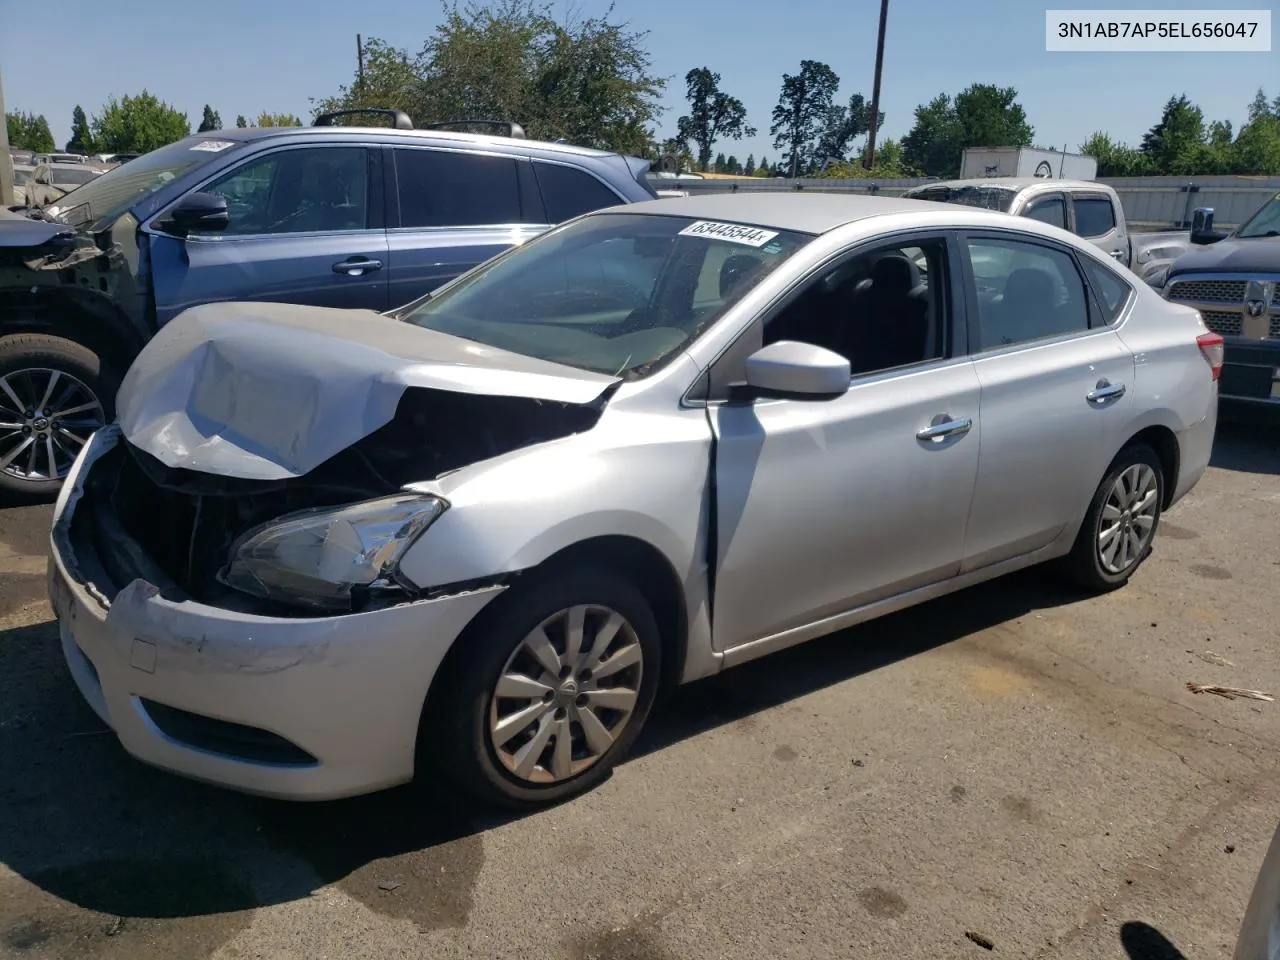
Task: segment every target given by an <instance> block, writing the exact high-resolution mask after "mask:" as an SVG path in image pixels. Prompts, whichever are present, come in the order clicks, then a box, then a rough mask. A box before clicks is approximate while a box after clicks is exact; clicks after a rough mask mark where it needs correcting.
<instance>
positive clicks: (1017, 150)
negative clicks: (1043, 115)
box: [960, 147, 1098, 180]
mask: <svg viewBox="0 0 1280 960" xmlns="http://www.w3.org/2000/svg"><path fill="white" fill-rule="evenodd" d="M1097 176H1098V161H1097V160H1095V159H1094V158H1093V157H1086V156H1084V155H1083V154H1080V153H1059V152H1058V151H1057V150H1037V149H1035V148H1034V147H969V148H968V149H967V150H965V151H964V155H963V156H962V158H961V160H960V179H961V180H969V179H974V178H983V179H986V178H988V177H1045V178H1048V179H1054V180H1094V179H1096V178H1097Z"/></svg>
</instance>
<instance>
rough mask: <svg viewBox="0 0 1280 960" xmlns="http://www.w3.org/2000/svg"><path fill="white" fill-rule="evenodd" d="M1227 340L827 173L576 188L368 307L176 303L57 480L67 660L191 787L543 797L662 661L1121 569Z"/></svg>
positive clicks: (1173, 312)
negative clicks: (607, 194) (451, 273)
mask: <svg viewBox="0 0 1280 960" xmlns="http://www.w3.org/2000/svg"><path fill="white" fill-rule="evenodd" d="M1221 357H1222V340H1221V338H1220V337H1218V336H1217V335H1216V334H1213V333H1210V332H1208V331H1207V330H1206V328H1205V327H1204V325H1203V324H1202V323H1201V320H1200V317H1199V315H1198V314H1197V313H1196V312H1195V311H1194V310H1191V309H1188V308H1186V307H1182V306H1178V305H1176V304H1172V303H1168V302H1165V301H1163V300H1161V299H1160V297H1159V296H1158V295H1157V294H1155V293H1154V292H1152V291H1151V290H1149V289H1147V288H1146V287H1145V286H1144V285H1142V284H1140V283H1138V282H1137V281H1136V280H1135V278H1133V277H1132V275H1130V274H1128V273H1126V272H1124V271H1123V270H1122V269H1120V268H1117V267H1116V266H1114V265H1113V264H1111V263H1110V262H1108V261H1107V260H1106V258H1105V257H1104V256H1102V255H1100V254H1099V253H1098V251H1097V250H1095V249H1094V248H1093V247H1092V246H1090V245H1089V244H1087V243H1086V242H1084V241H1081V240H1078V239H1076V238H1074V237H1072V236H1071V235H1070V234H1068V233H1066V232H1064V231H1061V230H1057V229H1055V228H1053V227H1049V226H1046V225H1043V224H1039V223H1036V222H1033V221H1029V220H1026V219H1024V218H1013V217H1009V216H1006V215H1003V214H997V213H989V212H986V211H981V210H975V209H969V208H963V207H948V206H940V205H937V204H931V203H926V202H923V201H906V200H891V199H879V198H865V197H842V196H826V195H813V196H808V195H787V196H780V195H779V196H774V195H767V194H756V195H745V196H725V195H721V196H709V197H694V198H685V199H670V200H658V201H654V202H652V203H645V204H638V205H634V206H631V207H627V208H625V209H620V208H615V209H613V210H610V211H604V212H599V213H594V214H590V215H588V216H585V217H582V218H579V219H577V220H575V221H572V222H570V223H568V224H566V225H563V226H561V227H559V228H557V229H555V230H552V231H550V232H548V233H546V234H545V235H543V236H541V237H540V238H538V239H536V240H533V241H531V242H529V243H527V244H525V245H524V246H521V247H516V248H514V249H512V250H511V251H509V252H508V253H505V254H503V255H502V256H500V257H498V258H496V259H494V260H492V261H489V262H488V263H486V264H484V265H482V266H480V267H478V268H476V269H475V270H473V271H472V272H470V273H469V274H467V275H465V276H463V277H461V278H460V279H458V280H457V281H454V282H453V283H451V284H450V285H448V286H446V287H444V288H442V289H441V290H439V291H437V292H436V293H435V294H434V295H433V296H431V297H429V298H427V299H425V300H423V301H420V302H417V303H414V304H410V305H409V306H408V307H406V308H404V309H403V310H401V311H398V312H396V313H395V314H393V315H390V316H384V315H379V314H375V313H371V312H364V311H356V310H334V309H323V308H315V307H304V306H288V305H280V304H261V303H242V304H235V303H220V304H212V305H208V306H201V307H197V308H194V309H191V310H189V311H187V312H186V313H185V314H183V315H182V316H181V317H179V318H178V319H176V320H175V321H173V322H172V323H170V324H169V325H168V326H166V327H165V328H163V329H162V330H161V331H160V333H159V335H158V336H157V337H156V338H155V339H154V340H152V341H151V342H150V343H149V344H148V345H147V347H146V348H145V349H144V350H143V352H142V354H141V355H140V357H139V358H138V359H137V361H136V363H135V364H134V365H133V367H132V369H131V370H130V371H129V374H128V376H127V377H126V379H125V381H124V384H123V387H122V388H121V390H120V393H119V399H118V403H117V407H118V411H119V416H118V422H117V423H116V424H113V425H112V426H109V427H107V428H104V429H102V430H100V431H99V432H98V433H96V434H95V435H94V436H93V438H92V440H91V441H90V442H89V443H88V444H87V446H86V448H85V449H84V450H83V452H82V453H81V454H80V456H79V458H78V460H77V461H76V463H75V466H74V468H73V470H72V472H71V474H70V477H69V479H68V482H67V483H66V485H65V487H64V489H63V490H62V493H61V496H60V499H59V501H58V504H57V506H56V512H55V519H54V527H53V533H52V543H53V553H52V559H51V561H50V567H49V584H50V591H51V595H52V601H53V606H54V609H55V611H56V613H57V617H58V621H59V624H60V629H61V636H62V645H63V649H64V652H65V656H66V659H67V663H68V664H69V666H70V670H71V673H72V675H73V676H74V678H75V681H76V683H77V684H78V686H79V687H80V689H81V691H82V692H83V694H84V696H85V697H86V699H87V700H88V701H89V703H90V704H92V706H93V707H94V709H95V710H96V711H97V713H98V714H99V715H100V716H101V717H102V719H103V720H104V721H105V722H106V723H108V724H109V725H110V726H111V728H112V729H113V730H114V731H115V733H116V735H117V736H118V737H119V739H120V742H121V743H122V744H123V745H124V747H125V748H126V749H127V750H128V751H129V752H130V753H131V754H133V755H134V756H136V757H138V758H140V759H141V760H144V761H146V762H147V763H151V764H154V765H156V766H159V767H163V768H165V769H167V770H171V771H174V772H177V773H180V774H184V775H186V776H190V777H194V778H198V779H201V780H206V781H210V782H214V783H218V784H223V785H226V786H229V787H233V788H237V789H240V790H245V791H250V792H254V793H259V794H265V795H270V796H276V797H286V798H296V799H321V798H331V797H340V796H347V795H352V794H358V793H362V792H367V791H372V790H375V789H379V788H382V787H388V786H391V785H393V784H398V783H402V782H406V781H408V780H410V779H412V778H413V777H414V775H415V774H416V773H421V772H423V771H428V772H430V771H440V772H442V773H444V774H447V775H448V776H450V777H452V778H454V779H455V780H456V781H457V782H458V783H459V784H460V785H461V786H462V787H464V788H466V789H467V790H470V791H471V792H473V793H474V794H476V795H477V796H479V797H480V798H482V799H484V800H488V801H495V802H504V803H508V804H516V805H520V804H530V803H539V802H546V801H551V800H555V799H559V798H562V797H564V796H567V795H569V794H573V793H576V792H578V791H581V790H584V789H587V788H588V787H590V786H591V785H593V784H595V783H597V782H598V781H600V780H601V778H603V777H604V776H605V775H606V774H607V772H608V770H609V769H610V768H611V767H613V766H614V765H615V764H616V763H617V762H618V761H619V759H620V758H621V757H622V756H623V755H624V754H625V752H626V750H627V747H628V745H629V744H630V743H631V742H632V741H633V740H634V739H635V737H636V735H637V733H638V732H639V730H640V727H641V725H642V724H643V723H644V721H645V717H646V715H647V714H648V712H649V709H650V706H651V704H652V703H653V701H654V695H655V692H656V691H657V690H658V689H659V687H660V686H662V685H665V684H673V683H678V682H682V681H690V680H694V679H696V678H699V677H704V676H707V675H709V674H713V673H715V672H717V671H718V670H721V669H722V668H725V667H730V666H733V665H734V664H738V663H742V662H743V661H746V660H750V659H752V658H754V657H758V656H760V655H763V654H766V653H769V652H771V651H775V650H778V649H781V648H783V647H787V646H789V645H791V644H795V643H798V642H801V641H804V640H806V639H809V638H811V637H815V636H818V635H820V634H824V633H829V632H831V631H834V630H837V629H840V628H842V627H845V626H848V625H851V624H854V623H857V622H859V621H862V620H866V619H868V618H870V617H874V616H877V615H880V614H882V613H886V612H889V611H892V610H896V609H900V608H902V607H906V606H909V605H911V604H914V603H918V602H920V601H923V600H927V599H929V598H931V597H936V596H938V595H940V594H943V593H946V592H949V591H952V590H956V589H958V588H962V587H964V586H967V585H969V584H973V583H977V582H979V581H982V580H986V579H989V578H992V577H995V576H998V575H1000V574H1003V573H1006V572H1008V571H1011V570H1014V569H1017V568H1020V567H1025V566H1028V565H1030V564H1034V563H1038V562H1041V561H1046V560H1053V559H1060V560H1061V562H1062V564H1063V566H1064V567H1065V570H1066V571H1067V572H1069V573H1070V574H1071V575H1073V576H1074V577H1075V579H1076V580H1077V581H1079V582H1080V583H1081V584H1083V585H1085V586H1086V587H1088V588H1090V589H1094V590H1106V589H1111V588H1114V587H1118V586H1120V585H1122V584H1123V583H1125V582H1126V581H1127V580H1128V579H1129V577H1130V576H1132V575H1133V573H1134V571H1135V570H1136V569H1137V568H1138V567H1139V565H1140V564H1141V563H1142V562H1143V561H1144V559H1145V558H1146V557H1147V556H1148V554H1149V552H1150V550H1151V545H1152V540H1153V537H1154V536H1155V534H1156V529H1157V526H1158V522H1159V518H1160V515H1161V511H1162V510H1164V509H1167V508H1168V507H1169V506H1170V505H1172V504H1173V503H1174V502H1176V501H1177V500H1178V499H1179V498H1180V497H1182V496H1183V495H1184V494H1186V493H1187V492H1188V491H1189V490H1190V489H1191V488H1192V486H1193V485H1194V484H1195V483H1196V482H1197V480H1199V478H1200V476H1201V475H1202V474H1203V472H1204V470H1205V468H1206V466H1207V463H1208V460H1209V453H1210V447H1211V446H1212V442H1213V434H1214V423H1215V411H1216V404H1217V384H1216V379H1217V376H1218V372H1219V369H1220V365H1221Z"/></svg>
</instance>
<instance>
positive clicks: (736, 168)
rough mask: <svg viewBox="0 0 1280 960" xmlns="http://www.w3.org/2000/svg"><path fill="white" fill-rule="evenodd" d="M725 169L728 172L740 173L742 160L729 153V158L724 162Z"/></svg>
mask: <svg viewBox="0 0 1280 960" xmlns="http://www.w3.org/2000/svg"><path fill="white" fill-rule="evenodd" d="M724 169H725V172H726V173H739V174H740V173H742V161H741V160H739V159H738V158H737V157H735V156H734V155H733V154H729V158H728V159H727V160H725V162H724Z"/></svg>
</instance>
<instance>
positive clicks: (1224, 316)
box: [1200, 310, 1243, 337]
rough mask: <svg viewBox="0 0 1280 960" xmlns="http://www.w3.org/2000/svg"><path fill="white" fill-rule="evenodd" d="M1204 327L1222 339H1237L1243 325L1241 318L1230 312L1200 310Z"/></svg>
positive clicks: (1237, 314)
mask: <svg viewBox="0 0 1280 960" xmlns="http://www.w3.org/2000/svg"><path fill="white" fill-rule="evenodd" d="M1200 316H1202V317H1204V325H1205V326H1206V327H1208V328H1209V329H1210V330H1212V331H1213V332H1214V333H1217V334H1221V335H1222V336H1224V337H1238V336H1240V331H1241V329H1242V325H1243V318H1242V317H1241V315H1240V314H1239V313H1237V312H1234V311H1231V310H1201V311H1200Z"/></svg>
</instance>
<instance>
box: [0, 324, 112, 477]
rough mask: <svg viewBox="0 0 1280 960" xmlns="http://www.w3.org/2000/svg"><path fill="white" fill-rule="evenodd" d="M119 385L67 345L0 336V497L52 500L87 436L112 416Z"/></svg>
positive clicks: (93, 359)
mask: <svg viewBox="0 0 1280 960" xmlns="http://www.w3.org/2000/svg"><path fill="white" fill-rule="evenodd" d="M119 386H120V380H119V378H118V377H117V376H116V374H115V373H114V371H112V370H111V369H110V368H109V367H108V366H107V365H106V364H105V363H104V362H103V361H102V359H101V358H100V357H99V356H98V355H97V354H96V353H94V352H93V351H92V350H90V349H89V348H87V347H84V346H82V345H80V344H78V343H75V342H74V341H71V340H66V339H64V338H62V337H54V336H49V335H47V334H41V333H17V334H10V335H9V336H0V494H3V495H5V496H6V497H10V498H17V499H20V500H26V501H33V502H39V501H43V500H49V499H52V498H53V497H55V496H57V493H58V490H59V489H60V488H61V486H62V481H63V479H64V478H65V477H66V475H67V472H68V471H69V470H70V469H71V464H72V463H73V462H74V460H75V456H76V455H77V454H78V453H79V450H80V448H81V447H82V446H83V445H84V443H86V442H88V439H89V436H90V434H92V433H93V431H94V430H97V429H98V428H99V427H102V426H105V425H106V424H108V423H110V422H111V421H112V419H113V418H114V417H115V396H116V390H117V389H119ZM41 404H44V406H43V407H42V406H41ZM33 453H34V460H33V459H32V455H33ZM51 458H52V461H53V465H52V468H51V466H50V459H51Z"/></svg>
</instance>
